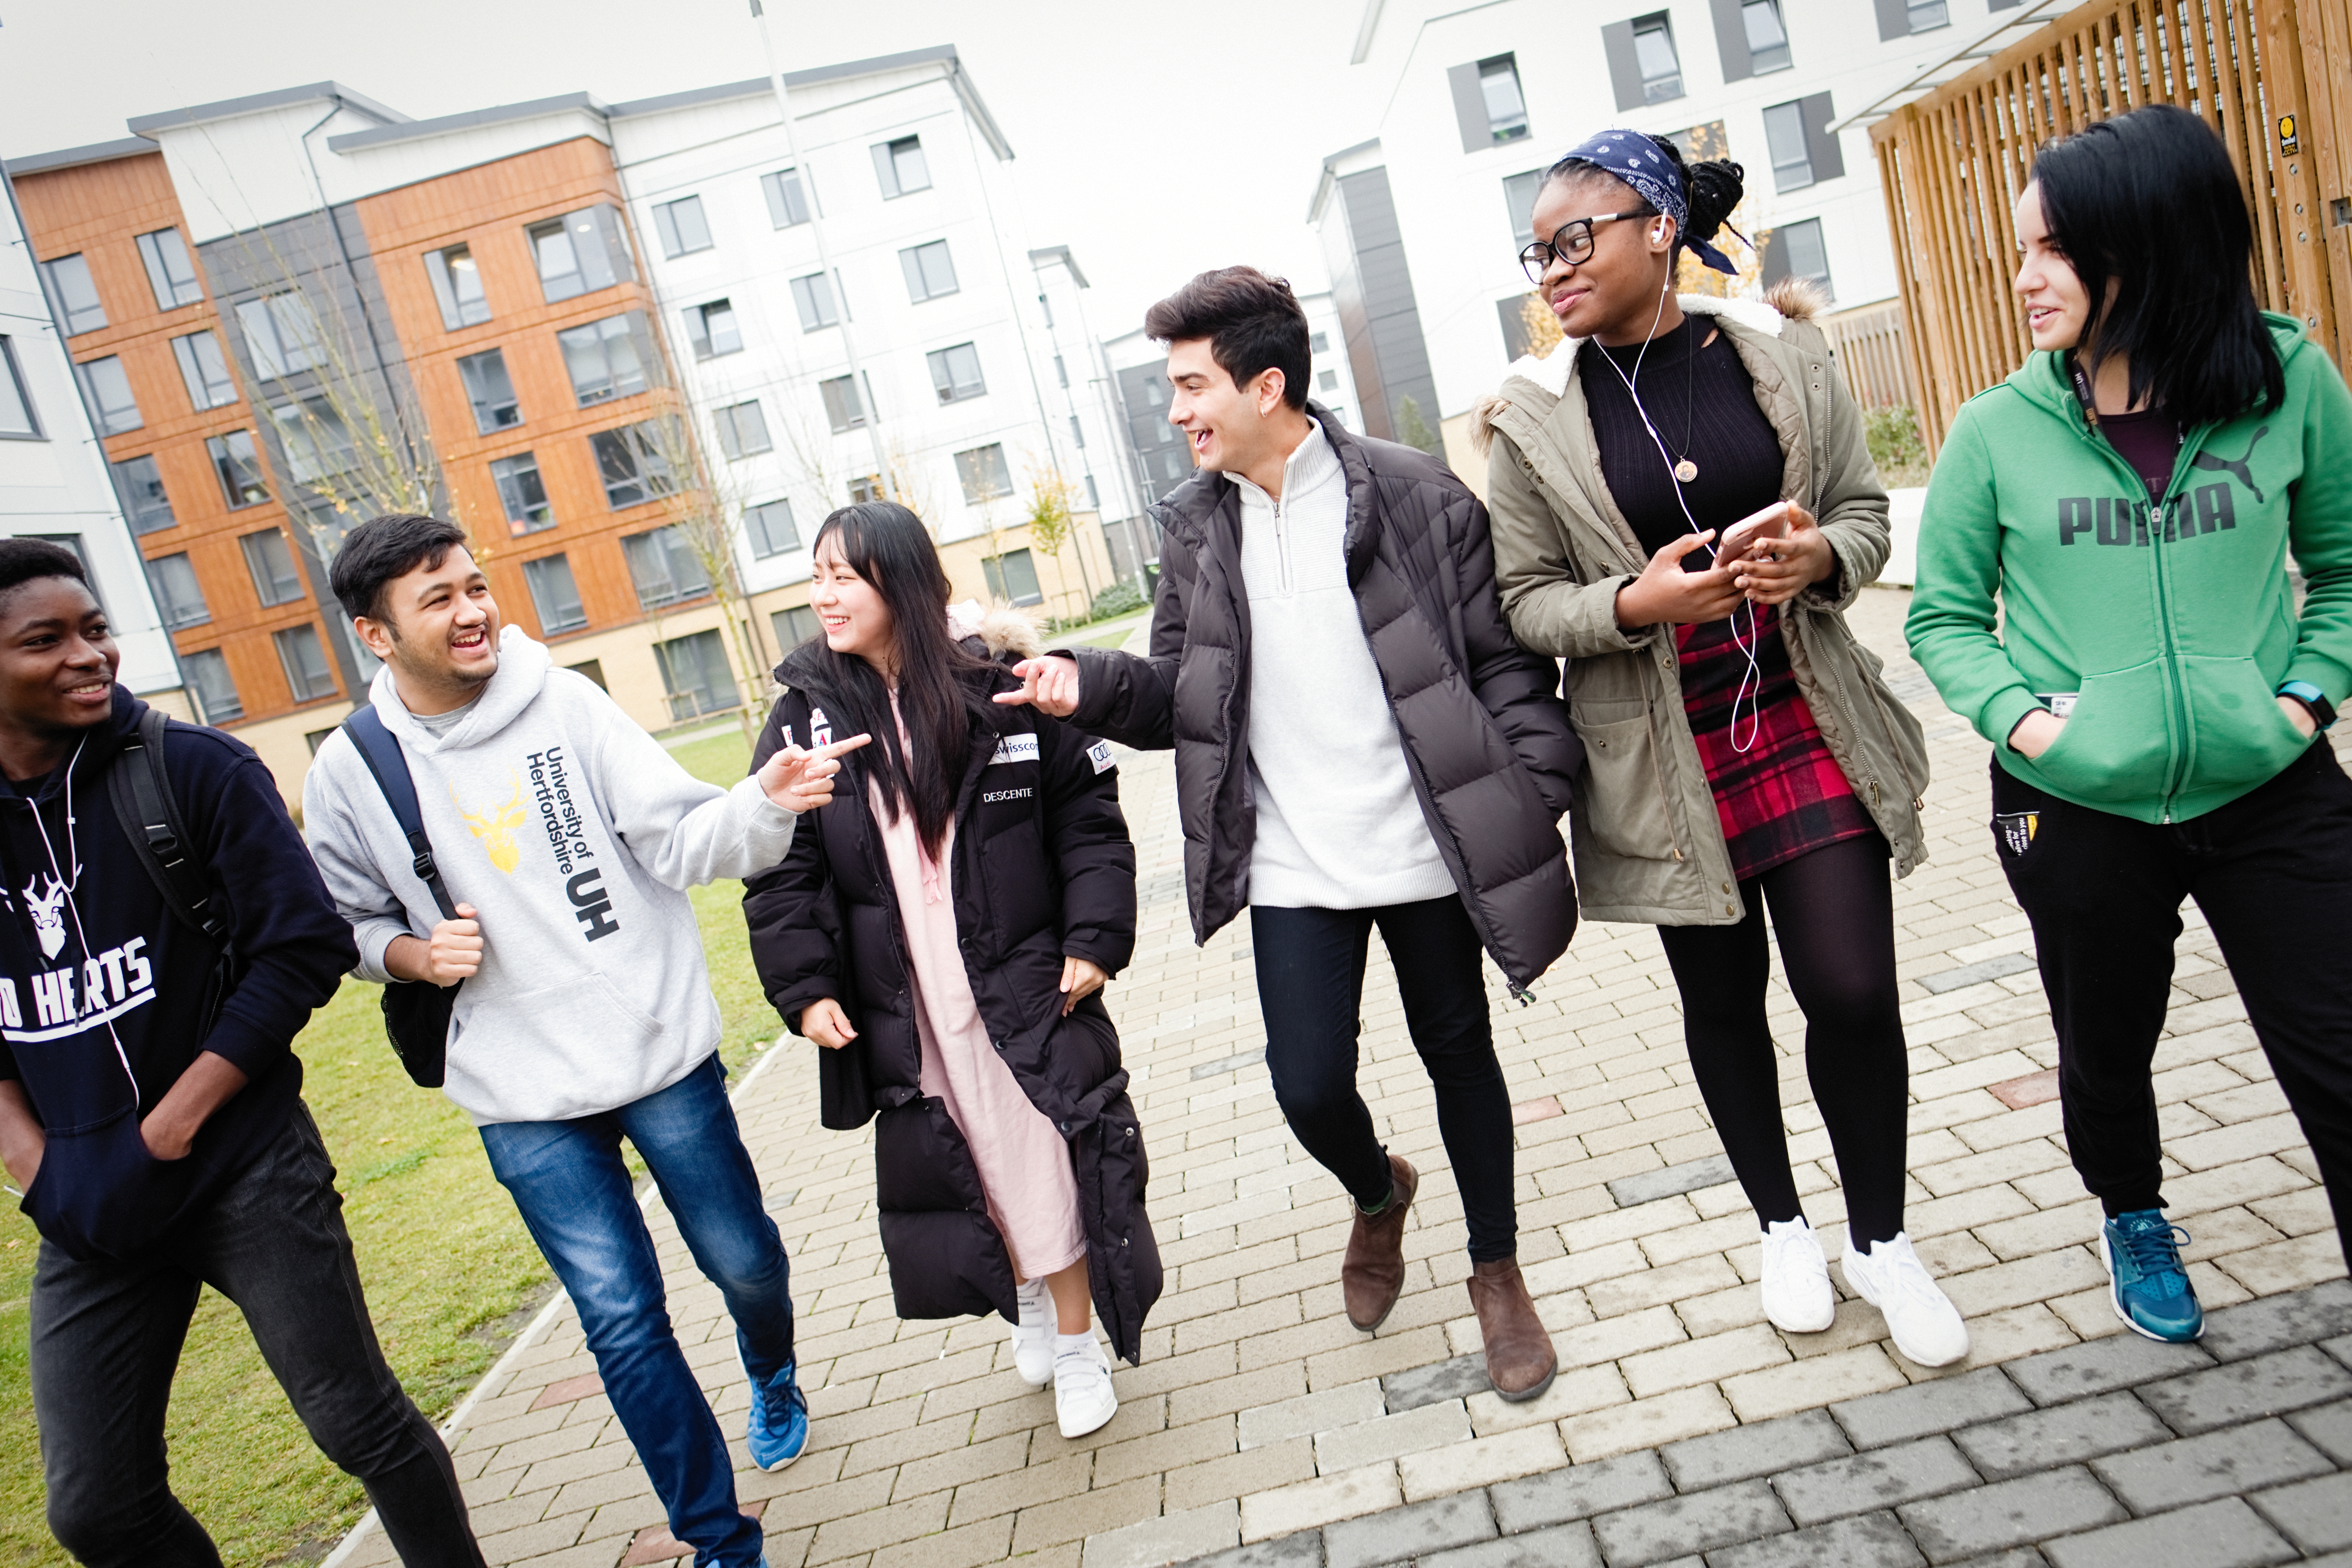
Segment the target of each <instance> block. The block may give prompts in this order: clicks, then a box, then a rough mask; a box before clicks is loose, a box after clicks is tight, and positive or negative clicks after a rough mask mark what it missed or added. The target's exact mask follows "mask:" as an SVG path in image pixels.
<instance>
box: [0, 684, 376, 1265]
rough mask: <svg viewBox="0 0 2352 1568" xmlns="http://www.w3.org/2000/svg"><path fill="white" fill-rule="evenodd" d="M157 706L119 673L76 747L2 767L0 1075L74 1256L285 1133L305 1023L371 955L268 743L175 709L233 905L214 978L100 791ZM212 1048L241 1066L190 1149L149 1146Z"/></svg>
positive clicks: (205, 1191)
mask: <svg viewBox="0 0 2352 1568" xmlns="http://www.w3.org/2000/svg"><path fill="white" fill-rule="evenodd" d="M146 708H147V705H146V704H145V703H143V702H142V701H140V700H138V699H137V698H135V697H133V696H131V693H130V692H129V691H127V690H125V689H123V688H121V686H117V687H116V688H115V689H114V711H113V715H112V717H111V718H110V720H109V721H107V722H105V723H103V724H100V725H98V726H96V727H94V728H93V729H92V730H91V731H90V732H89V736H88V738H87V739H85V740H84V741H82V742H80V749H79V751H78V752H76V753H75V754H74V756H73V758H72V760H71V761H70V762H68V763H66V764H65V765H64V766H62V767H60V768H58V770H57V771H56V772H54V773H49V774H48V775H47V776H46V777H44V778H41V779H29V780H26V781H24V782H23V784H10V783H8V782H6V781H0V906H5V908H0V1078H8V1079H17V1080H18V1081H20V1082H21V1083H23V1085H24V1086H25V1092H26V1096H27V1097H28V1098H29V1099H30V1100H31V1101H32V1103H33V1110H34V1112H35V1114H36V1115H37V1116H38V1117H39V1118H40V1120H41V1125H42V1127H43V1128H44V1129H46V1130H47V1134H48V1146H47V1151H46V1152H44V1154H43V1155H42V1158H41V1168H40V1172H39V1173H38V1174H37V1176H36V1177H35V1178H34V1182H33V1185H32V1189H31V1190H30V1191H29V1192H27V1193H26V1194H25V1201H24V1204H23V1205H22V1206H23V1208H24V1211H25V1213H26V1214H27V1215H30V1216H31V1217H32V1220H33V1223H34V1224H35V1225H37V1226H39V1227H40V1231H41V1234H42V1235H43V1236H45V1237H47V1238H48V1239H49V1240H51V1241H53V1242H55V1243H57V1245H58V1246H59V1247H62V1248H64V1249H65V1250H66V1251H67V1252H68V1254H70V1255H71V1256H73V1257H75V1258H97V1257H113V1258H130V1257H133V1256H135V1255H136V1254H138V1253H139V1252H140V1251H141V1250H142V1248H143V1247H146V1246H147V1245H148V1244H150V1243H151V1242H152V1241H153V1240H154V1239H155V1238H156V1237H159V1236H162V1235H163V1234H166V1233H167V1232H168V1231H169V1230H170V1228H171V1227H172V1226H173V1225H174V1224H176V1223H178V1222H179V1221H180V1220H181V1219H182V1218H183V1217H184V1216H185V1215H189V1214H191V1213H193V1212H194V1211H195V1210H196V1209H197V1208H198V1207H200V1206H201V1205H203V1204H204V1203H205V1202H206V1201H207V1200H208V1199H210V1198H211V1197H213V1196H214V1195H215V1194H217V1193H218V1192H219V1191H220V1189H221V1188H222V1187H223V1186H225V1185H226V1184H227V1183H228V1182H229V1181H230V1179H231V1178H233V1177H234V1176H236V1173H238V1172H240V1171H242V1170H243V1169H244V1168H245V1167H246V1166H247V1164H249V1163H251V1162H252V1161H253V1159H254V1158H255V1157H256V1156H257V1155H258V1154H259V1153H260V1152H262V1151H263V1150H264V1149H265V1148H267V1147H268V1145H269V1143H270V1142H272V1141H273V1140H275V1139H276V1138H277V1137H278V1134H279V1133H280V1132H281V1131H284V1129H285V1126H286V1121H287V1118H288V1116H289V1114H290V1113H291V1111H292V1109H293V1107H294V1103H295V1100H296V1098H297V1096H298V1095H299V1093H300V1092H301V1088H302V1064H301V1062H300V1060H299V1058H296V1057H295V1055H294V1053H293V1051H292V1050H291V1049H290V1047H291V1045H292V1042H293V1039H294V1037H295V1035H296V1034H297V1033H299V1031H300V1029H301V1028H302V1026H303V1025H304V1024H305V1023H307V1022H309V1020H310V1014H311V1012H312V1011H313V1010H314V1009H316V1008H317V1007H319V1006H320V1005H322V1004H324V1003H325V1002H326V1001H327V1000H328V999H329V998H331V996H333V995H334V994H335V987H336V985H337V984H339V983H340V981H341V976H342V974H343V973H344V972H345V971H347V970H349V969H350V968H351V967H352V965H353V964H354V963H357V962H358V959H359V953H358V951H357V950H356V949H355V948H354V947H353V946H352V933H351V927H350V926H349V925H347V924H346V923H345V922H344V921H343V919H342V917H341V915H339V914H338V913H336V911H335V906H334V904H333V902H332V901H331V900H330V899H329V898H328V897H327V889H326V887H325V885H324V884H323V883H322V882H320V879H319V871H318V868H317V867H315V866H313V865H312V864H311V862H310V853H309V851H307V850H306V849H305V848H304V847H303V846H302V838H301V835H300V834H299V832H298V831H297V830H296V829H295V826H294V824H293V821H292V819H291V818H290V817H289V816H287V813H286V806H285V804H284V802H283V801H281V800H280V799H279V798H278V787H277V785H276V784H275V783H274V782H273V781H272V780H271V778H270V776H269V771H268V769H267V768H265V767H264V766H263V765H262V763H261V759H260V758H258V757H257V756H256V755H254V753H253V749H252V748H251V747H249V746H247V745H245V744H244V743H243V742H238V741H236V740H233V739H231V738H230V737H229V736H226V735H224V734H222V733H221V732H220V731H216V730H205V729H198V728H196V727H194V726H193V725H187V724H180V723H173V725H172V726H171V729H170V731H169V732H168V734H167V735H166V737H165V740H164V745H163V756H164V763H165V765H166V768H167V769H168V771H169V773H170V774H171V779H172V794H173V797H174V799H175V800H176V801H177V802H178V805H179V811H180V817H181V821H182V822H183V824H184V826H185V827H186V829H187V832H188V835H189V837H191V838H193V839H194V852H195V857H196V858H197V860H198V861H199V862H200V863H201V864H202V865H204V866H205V868H206V873H207V877H208V879H209V880H210V883H211V886H212V889H213V897H214V898H215V899H216V900H220V901H221V902H222V903H224V904H225V905H226V908H227V910H228V915H229V930H230V946H231V950H232V951H233V952H234V953H235V960H234V964H233V968H232V971H231V973H230V975H229V978H228V982H227V984H226V987H225V988H224V987H222V986H221V985H219V984H216V983H215V971H216V960H217V958H218V956H219V950H218V948H217V947H216V946H215V944H214V943H213V942H210V941H208V940H206V938H205V936H204V934H203V933H202V932H201V931H195V930H194V929H192V928H191V927H189V926H188V925H186V924H185V923H184V922H183V921H180V920H179V919H178V918H177V917H176V916H174V915H173V913H172V911H171V908H170V906H169V905H167V904H166V903H165V902H164V901H163V893H162V892H161V891H160V890H159V889H157V888H156V886H155V884H154V882H153V880H152V879H151V878H149V876H148V875H147V872H146V869H145V868H144V867H142V865H141V864H140V861H139V858H138V855H137V853H136V852H135V851H134V850H133V849H132V848H131V840H130V839H129V838H128V837H126V836H125V834H124V832H123V829H122V826H121V822H120V821H119V820H118V818H117V817H116V816H115V811H114V805H113V801H112V799H111V798H110V795H109V794H108V792H107V774H108V773H109V771H110V768H111V766H112V764H113V763H114V760H115V758H116V755H117V754H118V753H119V752H121V749H122V746H123V744H124V742H127V741H130V740H132V739H135V738H136V736H137V734H138V729H139V716H140V715H141V714H142V713H143V712H145V711H146ZM126 765H135V766H144V765H145V764H144V763H143V762H134V763H130V764H126ZM27 791H29V792H31V794H30V798H27V795H26V792H27ZM207 1050H209V1051H213V1052H215V1053H216V1054H218V1055H219V1056H221V1057H223V1058H226V1060H228V1061H229V1062H231V1063H232V1064H234V1065H235V1066H236V1067H237V1068H241V1069H242V1070H243V1071H244V1072H245V1074H246V1076H247V1079H248V1080H249V1081H248V1082H247V1084H246V1086H245V1088H244V1089H241V1090H239V1091H238V1092H237V1093H236V1095H235V1096H234V1097H233V1098H231V1099H230V1100H229V1101H228V1103H227V1104H226V1105H224V1106H222V1107H221V1108H220V1110H217V1111H215V1112H214V1114H213V1116H212V1118H211V1120H209V1121H206V1122H205V1126H204V1130H203V1131H201V1132H199V1133H198V1134H197V1135H196V1140H195V1146H194V1149H193V1150H192V1151H191V1152H190V1153H189V1154H188V1156H187V1157H186V1158H185V1159H184V1160H175V1161H168V1162H166V1161H159V1160H156V1159H154V1158H153V1157H152V1156H151V1155H149V1154H148V1152H147V1149H146V1144H145V1142H143V1141H142V1139H141V1137H140V1135H139V1121H140V1118H141V1117H142V1116H144V1115H145V1114H146V1113H147V1112H148V1111H150V1110H153V1109H154V1107H155V1104H156V1102H157V1101H159V1100H162V1099H163V1096H164V1094H165V1093H166V1092H168V1091H169V1090H170V1089H171V1087H172V1085H173V1083H174V1082H176V1081H178V1079H179V1077H180V1074H181V1073H182V1072H184V1070H186V1068H187V1066H188V1064H189V1063H190V1062H193V1061H194V1060H195V1058H196V1057H197V1055H198V1054H199V1053H200V1052H203V1051H207Z"/></svg>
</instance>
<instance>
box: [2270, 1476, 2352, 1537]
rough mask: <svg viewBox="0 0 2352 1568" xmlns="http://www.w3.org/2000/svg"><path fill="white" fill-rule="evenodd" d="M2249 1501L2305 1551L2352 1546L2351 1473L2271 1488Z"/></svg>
mask: <svg viewBox="0 0 2352 1568" xmlns="http://www.w3.org/2000/svg"><path fill="white" fill-rule="evenodd" d="M2250 1501H2252V1503H2253V1505H2254V1506H2255V1507H2256V1508H2258V1509H2260V1510H2262V1511H2263V1517H2265V1518H2267V1519H2268V1520H2269V1521H2271V1522H2272V1523H2273V1524H2275V1525H2277V1526H2278V1527H2279V1528H2280V1529H2281V1530H2283V1531H2286V1533H2287V1535H2288V1536H2289V1537H2290V1538H2292V1539H2293V1540H2294V1543H2295V1544H2296V1545H2297V1546H2300V1547H2302V1548H2303V1549H2304V1550H2305V1552H2335V1551H2338V1550H2340V1549H2342V1548H2344V1547H2347V1546H2352V1474H2342V1473H2339V1474H2336V1475H2333V1476H2322V1477H2320V1478H2319V1479H2317V1480H2310V1481H2299V1482H2297V1483H2295V1484H2294V1485H2293V1486H2285V1487H2277V1488H2273V1489H2271V1490H2269V1491H2261V1492H2256V1493H2254V1494H2253V1496H2252V1498H2251V1499H2250Z"/></svg>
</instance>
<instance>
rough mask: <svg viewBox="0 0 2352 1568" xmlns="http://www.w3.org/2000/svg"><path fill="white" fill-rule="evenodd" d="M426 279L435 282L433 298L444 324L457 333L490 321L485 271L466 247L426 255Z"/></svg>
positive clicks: (456, 246)
mask: <svg viewBox="0 0 2352 1568" xmlns="http://www.w3.org/2000/svg"><path fill="white" fill-rule="evenodd" d="M425 276H426V277H427V278H430V279H432V280H433V298H434V299H435V300H436V301H437V302H438V303H439V304H440V306H441V324H442V325H443V326H445V327H446V328H448V329H449V331H453V332H454V331H457V329H458V328H460V327H476V326H479V325H481V324H482V323H483V322H484V321H488V320H489V319H490V301H489V300H488V297H486V296H485V295H484V294H483V293H482V269H481V268H478V267H477V266H475V265H474V252H473V250H472V248H471V247H467V246H463V245H452V246H446V247H443V248H442V249H439V250H428V251H426V252H425Z"/></svg>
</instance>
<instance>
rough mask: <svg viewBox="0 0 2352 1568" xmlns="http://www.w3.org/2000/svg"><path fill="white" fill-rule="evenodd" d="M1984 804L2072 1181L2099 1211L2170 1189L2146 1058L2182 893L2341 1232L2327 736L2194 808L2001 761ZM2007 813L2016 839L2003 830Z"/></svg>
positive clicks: (2348, 1074) (2348, 1166)
mask: <svg viewBox="0 0 2352 1568" xmlns="http://www.w3.org/2000/svg"><path fill="white" fill-rule="evenodd" d="M1992 808H1993V812H1994V814H1995V821H1994V824H1993V838H1994V842H1995V844H1996V845H1997V846H1998V849H1999V853H2000V863H2001V868H2002V869H2003V870H2005V871H2007V872H2008V873H2009V886H2010V890H2011V892H2013V893H2015V894H2016V895H2017V901H2018V903H2019V904H2020V905H2021V906H2023V908H2024V910H2025V912H2026V915H2027V916H2028V917H2029V918H2030V919H2031V920H2032V922H2033V943H2034V948H2035V950H2036V952H2038V953H2039V954H2040V957H2041V965H2042V990H2043V992H2044V993H2045V994H2047V995H2048V997H2049V999H2050V1019H2051V1024H2052V1026H2053V1027H2054V1028H2055V1029H2056V1031H2057V1035H2058V1090H2059V1101H2060V1105H2061V1108H2062V1110H2063V1113H2064V1117H2065V1126H2066V1147H2067V1150H2068V1152H2070V1153H2071V1154H2072V1155H2073V1156H2074V1169H2075V1170H2076V1171H2077V1172H2078V1173H2081V1175H2082V1178H2083V1185H2084V1187H2086V1188H2088V1189H2089V1190H2090V1192H2091V1193H2092V1194H2093V1195H2095V1197H2097V1198H2098V1199H2099V1201H2100V1203H2101V1204H2102V1205H2105V1209H2106V1212H2107V1213H2108V1214H2109V1215H2118V1214H2128V1213H2131V1212H2132V1211H2134V1210H2137V1209H2152V1208H2161V1207H2162V1206H2163V1205H2164V1193H2163V1185H2164V1179H2163V1169H2162V1164H2161V1159H2162V1153H2163V1151H2162V1148H2161V1146H2160V1144H2159V1142H2158V1137H2157V1129H2156V1089H2155V1087H2154V1085H2153V1084H2152V1083H2151V1082H2150V1081H2149V1068H2150V1064H2151V1063H2152V1062H2153V1060H2154V1058H2155V1056H2156V1038H2157V1036H2158V1033H2159V1032H2161V1031H2162V1029H2163V1027H2164V1017H2165V1008H2166V1002H2167V995H2168V992H2169V990H2170V988H2171V984H2172V943H2173V939H2174V938H2176V937H2178V936H2179V934H2180V901H2181V900H2183V899H2195V900H2197V907H2198V908H2199V909H2200V910H2203V911H2204V912H2205V919H2206V921H2207V922H2208V923H2210V925H2211V926H2212V928H2213V935H2214V938H2215V939H2216V940H2217V941H2218V942H2220V943H2221V956H2222V958H2223V960H2224V961H2225V962H2227V963H2228V964H2229V966H2230V975H2231V979H2233V980H2235V981H2236V982H2237V984H2238V995H2239V997H2240V998H2241V999H2242V1001H2243V1002H2244V1003H2245V1005H2246V1016H2247V1017H2248V1019H2249V1020H2250V1021H2251V1022H2252V1024H2253V1026H2254V1037H2255V1038H2256V1039H2258V1040H2260V1041H2261V1042H2262V1047H2263V1054H2264V1055H2266V1056H2267V1057H2269V1058H2270V1063H2271V1070H2272V1071H2273V1072H2274V1073H2276V1074H2277V1075H2278V1082H2279V1088H2280V1089H2284V1091H2285V1092H2286V1098H2287V1103H2288V1104H2290V1105H2292V1106H2293V1107H2294V1113H2295V1118H2296V1120H2297V1121H2300V1122H2301V1123H2302V1124H2303V1135H2304V1137H2305V1140H2307V1141H2308V1142H2310V1144H2311V1152H2312V1153H2313V1155H2314V1156H2315V1158H2316V1159H2317V1160H2318V1162H2319V1174H2320V1178H2321V1179H2322V1180H2323V1181H2325V1182H2326V1184H2327V1200H2328V1203H2329V1204H2330V1205H2332V1206H2333V1207H2334V1209H2335V1211H2336V1234H2337V1237H2338V1238H2339V1240H2340V1239H2342V1237H2343V1236H2344V1227H2345V1222H2346V1218H2347V1214H2346V1206H2347V1202H2348V1201H2352V969H2347V967H2346V965H2345V963H2344V961H2343V956H2342V947H2343V942H2344V937H2345V933H2346V932H2347V931H2352V779H2347V778H2346V777H2345V776H2344V770H2343V768H2342V767H2341V766H2339V765H2338V764H2337V763H2336V754H2335V752H2333V751H2331V750H2330V749H2329V747H2328V744H2327V742H2326V741H2325V740H2322V741H2318V742H2314V743H2313V745H2312V747H2311V749H2310V750H2309V751H2307V752H2305V753H2304V754H2303V755H2302V756H2301V757H2298V758H2297V759H2296V760H2295V761H2294V762H2293V763H2289V764H2288V765H2287V766H2286V768H2285V769H2284V771H2283V772H2281V773H2279V774H2278V775H2277V776H2276V777H2274V778H2273V779H2271V780H2270V781H2269V782H2268V783H2266V784H2263V785H2262V786H2261V787H2259V788H2257V789H2255V790H2253V791H2252V793H2250V794H2247V795H2241V796H2239V797H2238V798H2237V799H2236V800H2233V801H2231V803H2230V804H2229V805H2225V806H2222V807H2221V808H2220V809H2218V810H2215V811H2209V812H2207V813H2206V814H2205V815H2204V816H2200V817H2196V818H2194V819H2192V820H2190V821H2188V822H2176V823H2170V824H2155V823H2146V822H2135V821H2133V820H2132V819H2131V818H2129V817H2126V816H2116V815H2115V814H2114V813H2113V812H2105V811H2097V810H2094V809H2093V808H2091V807H2089V806H2084V805H2072V804H2070V803H2068V802H2066V801H2062V800H2060V799H2058V798H2057V797H2056V796H2055V795H2049V794H2047V793H2045V792H2044V791H2042V790H2041V789H2039V788H2037V787H2035V786H2034V785H2032V784H2028V783H2026V782H2025V781H2024V780H2023V779H2020V778H2016V777H2013V776H2011V773H2009V771H2008V770H2007V769H2005V768H2003V767H2002V766H2001V765H2000V762H1999V761H1998V760H1996V761H1995V762H1994V763H1993V764H1992ZM2012 819H2013V822H2014V826H2015V830H2016V834H2017V836H2018V837H2023V838H2024V841H2025V848H2024V850H2023V852H2022V853H2020V852H2018V851H2017V850H2016V849H2015V848H2014V847H2012V845H2013V842H2014V841H2013V839H2012V837H2011V834H2010V832H2008V831H2006V829H2007V828H2008V827H2010V826H2011V821H2012ZM2029 824H2030V826H2031V836H2030V837H2026V831H2027V827H2028V826H2029Z"/></svg>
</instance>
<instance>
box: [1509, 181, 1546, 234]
mask: <svg viewBox="0 0 2352 1568" xmlns="http://www.w3.org/2000/svg"><path fill="white" fill-rule="evenodd" d="M1543 182H1544V172H1543V171H1542V170H1541V169H1529V170H1528V172H1527V173H1526V174H1513V175H1512V176H1511V177H1510V178H1509V179H1507V180H1505V181H1504V182H1503V205H1504V206H1505V207H1507V208H1508V209H1509V211H1510V214H1511V243H1512V244H1514V245H1516V246H1517V247H1519V248H1520V249H1522V250H1524V249H1526V248H1527V247H1528V246H1529V245H1532V244H1533V243H1534V242H1535V237H1536V197H1537V196H1538V195H1542V194H1543Z"/></svg>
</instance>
